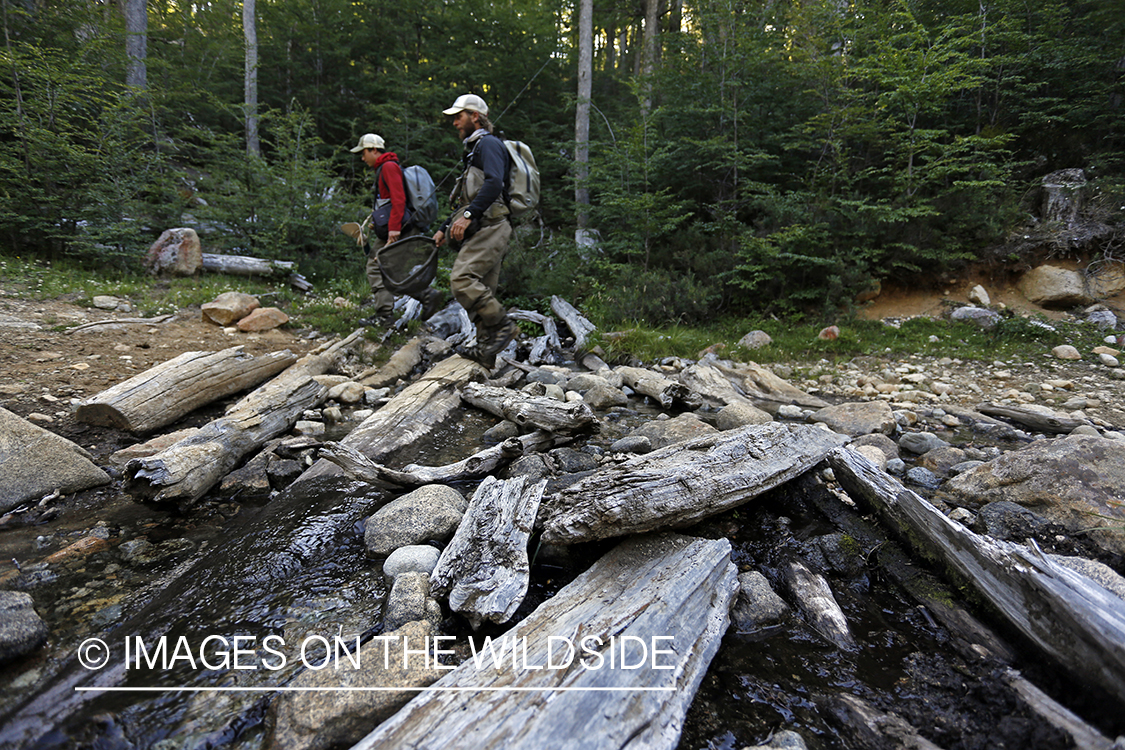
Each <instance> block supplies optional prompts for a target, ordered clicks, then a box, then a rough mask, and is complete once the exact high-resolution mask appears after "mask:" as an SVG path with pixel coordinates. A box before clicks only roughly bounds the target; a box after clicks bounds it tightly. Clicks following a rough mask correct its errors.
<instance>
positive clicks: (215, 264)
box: [201, 253, 313, 292]
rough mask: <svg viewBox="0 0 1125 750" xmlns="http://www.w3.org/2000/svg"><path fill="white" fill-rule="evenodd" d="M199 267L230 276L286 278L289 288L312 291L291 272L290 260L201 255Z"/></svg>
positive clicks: (310, 285)
mask: <svg viewBox="0 0 1125 750" xmlns="http://www.w3.org/2000/svg"><path fill="white" fill-rule="evenodd" d="M201 267H202V268H203V270H204V271H209V272H212V273H229V274H231V275H232V276H265V277H274V276H287V277H289V286H291V287H293V288H294V289H296V290H297V291H298V292H310V291H312V288H313V287H312V284H310V283H309V281H308V279H306V278H305V277H304V276H302V275H301V274H299V273H297V272H296V271H294V270H293V268H294V263H293V261H291V260H263V259H262V258H251V257H250V256H248V255H216V254H214V253H203V258H202V263H201Z"/></svg>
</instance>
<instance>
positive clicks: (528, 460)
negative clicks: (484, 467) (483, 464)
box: [501, 453, 554, 482]
mask: <svg viewBox="0 0 1125 750" xmlns="http://www.w3.org/2000/svg"><path fill="white" fill-rule="evenodd" d="M553 475H554V470H553V469H552V468H551V465H550V464H549V463H548V462H547V458H546V457H545V456H542V455H540V454H538V453H536V454H533V455H530V456H520V457H519V458H517V459H516V460H515V461H513V462H512V463H511V464H510V465H509V466H508V468H507V469H505V470H504V471H502V472H501V476H503V478H505V479H515V478H516V477H527V480H528V482H538V481H539V480H540V479H547V478H549V477H551V476H553Z"/></svg>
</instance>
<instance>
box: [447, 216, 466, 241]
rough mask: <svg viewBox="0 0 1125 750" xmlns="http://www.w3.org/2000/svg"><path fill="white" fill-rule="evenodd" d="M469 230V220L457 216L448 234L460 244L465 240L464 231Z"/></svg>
mask: <svg viewBox="0 0 1125 750" xmlns="http://www.w3.org/2000/svg"><path fill="white" fill-rule="evenodd" d="M468 228H469V220H468V219H466V218H465V217H464V216H458V217H457V220H456V221H454V222H453V225H452V226H450V227H449V233H450V234H451V235H453V239H455V240H457V241H458V242H460V241H461V240H463V239H465V230H466V229H468Z"/></svg>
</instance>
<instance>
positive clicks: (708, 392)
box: [679, 362, 776, 411]
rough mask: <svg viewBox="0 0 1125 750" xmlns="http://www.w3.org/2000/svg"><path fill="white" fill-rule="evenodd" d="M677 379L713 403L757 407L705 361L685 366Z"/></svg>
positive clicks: (717, 369)
mask: <svg viewBox="0 0 1125 750" xmlns="http://www.w3.org/2000/svg"><path fill="white" fill-rule="evenodd" d="M679 380H680V382H681V383H683V384H684V385H685V386H687V387H688V388H689V389H691V390H692V391H694V392H696V393H698V394H699V395H700V396H702V397H703V398H704V399H706V400H708V401H710V402H711V403H713V404H720V405H724V406H725V405H729V404H746V405H747V406H753V407H755V408H758V407H757V405H756V404H755V403H754V401H753V399H750V398H747V396H746V394H745V393H743V392H742V391H741V390H739V389H738V388H736V387H735V386H734V384H733V383H731V382H730V380H728V379H727V377H726V376H725V375H723V373H722V372H720V371H719V368H717V367H714V366H712V365H709V364H707V363H706V362H696V363H695V364H694V365H691V366H690V367H685V368H684V369H683V371H681V372H680V374H679ZM775 411H776V409H775Z"/></svg>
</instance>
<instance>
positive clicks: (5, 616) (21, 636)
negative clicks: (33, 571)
mask: <svg viewBox="0 0 1125 750" xmlns="http://www.w3.org/2000/svg"><path fill="white" fill-rule="evenodd" d="M48 635H50V633H49V631H48V630H47V625H46V624H45V623H44V622H43V620H42V619H40V617H39V615H38V614H37V613H36V612H35V603H34V602H33V601H32V599H31V596H30V595H28V594H25V593H24V592H22V591H0V664H3V663H4V662H7V661H11V660H12V659H17V658H19V657H21V656H23V655H25V654H30V653H31V652H32V651H34V650H35V649H37V648H39V647H40V646H42V645H43V644H44V643H46V642H47V636H48Z"/></svg>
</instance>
